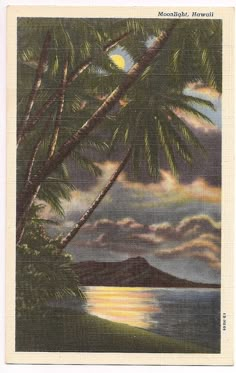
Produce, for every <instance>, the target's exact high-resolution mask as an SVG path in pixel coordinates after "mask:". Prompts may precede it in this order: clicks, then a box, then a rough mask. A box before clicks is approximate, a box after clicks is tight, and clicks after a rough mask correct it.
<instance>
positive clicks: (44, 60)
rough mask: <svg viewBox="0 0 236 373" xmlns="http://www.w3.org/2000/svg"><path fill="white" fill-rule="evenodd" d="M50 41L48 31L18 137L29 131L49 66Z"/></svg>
mask: <svg viewBox="0 0 236 373" xmlns="http://www.w3.org/2000/svg"><path fill="white" fill-rule="evenodd" d="M50 42H51V35H50V33H49V32H47V34H46V37H45V40H44V43H43V47H42V52H41V55H40V58H39V63H38V67H37V70H36V74H35V80H34V84H33V87H32V90H31V93H30V95H29V99H28V103H27V106H26V110H25V114H24V117H23V120H22V122H21V126H20V130H19V134H18V138H21V137H22V135H23V134H24V133H25V132H26V131H27V128H28V121H29V117H30V113H31V110H32V108H33V106H34V103H35V98H36V96H37V93H38V91H39V88H40V86H41V83H42V78H43V74H44V72H45V71H46V68H47V64H48V49H49V45H50Z"/></svg>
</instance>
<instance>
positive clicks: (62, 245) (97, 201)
mask: <svg viewBox="0 0 236 373" xmlns="http://www.w3.org/2000/svg"><path fill="white" fill-rule="evenodd" d="M131 152H132V148H131V147H130V148H129V150H128V152H127V154H126V156H125V157H124V159H123V160H122V162H121V163H120V164H119V166H118V167H117V169H116V170H115V172H114V173H113V175H112V176H111V178H110V179H109V181H108V183H107V184H106V185H105V187H104V188H103V189H102V190H101V192H100V193H99V194H98V196H97V197H96V198H95V200H94V201H93V203H92V204H91V206H90V207H89V208H88V210H87V211H85V213H84V214H83V215H82V216H81V218H80V219H79V221H78V223H77V224H75V226H74V228H73V229H72V230H71V231H70V232H69V233H68V234H67V235H66V236H65V237H64V238H63V239H62V240H61V242H60V244H59V245H58V249H59V250H63V249H64V248H65V247H66V246H67V245H68V244H69V242H70V241H71V240H72V239H73V238H74V237H75V235H76V234H77V233H78V232H79V230H80V228H81V227H82V226H83V225H84V224H85V223H86V222H87V220H88V219H89V217H90V216H91V215H92V213H93V212H94V210H95V209H96V208H97V206H98V205H99V204H100V202H102V200H103V198H104V197H105V196H106V194H107V192H108V191H109V190H110V189H111V187H112V186H113V184H114V182H115V181H116V179H117V178H118V176H119V175H120V173H121V171H122V170H123V169H124V168H125V166H126V164H127V162H128V160H129V158H130V156H131Z"/></svg>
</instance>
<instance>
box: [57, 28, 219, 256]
mask: <svg viewBox="0 0 236 373" xmlns="http://www.w3.org/2000/svg"><path fill="white" fill-rule="evenodd" d="M194 34H195V36H196V30H195V32H194ZM174 42H175V41H174ZM186 43H187V42H186ZM169 48H172V46H169ZM131 50H132V48H131ZM176 53H177V52H176V51H175V50H174V56H173V60H174V63H173V64H172V65H171V66H169V65H168V64H166V55H165V54H164V53H162V54H161V56H160V57H159V58H158V59H157V60H156V61H155V62H154V63H153V64H152V65H151V66H150V68H149V70H148V72H147V73H146V74H144V75H143V76H142V79H141V80H140V81H139V82H138V83H137V87H136V90H135V91H131V93H130V94H129V95H128V97H126V105H125V106H124V107H122V108H121V110H120V112H119V114H117V113H116V115H114V117H113V118H110V119H108V122H109V121H110V123H109V127H111V125H112V122H114V123H113V131H112V132H113V137H112V143H113V144H114V143H117V142H118V143H122V144H127V145H129V149H128V152H127V153H126V154H125V156H124V159H123V160H122V161H121V163H120V164H119V166H118V167H117V169H116V170H115V172H114V173H113V174H112V176H111V177H110V179H109V180H108V182H107V183H106V185H105V186H104V188H103V189H102V190H101V192H100V193H99V194H98V196H97V197H96V198H95V200H94V201H93V202H92V204H91V205H90V207H89V208H88V209H87V211H85V212H84V213H83V215H82V216H81V218H80V219H79V221H78V222H77V223H76V224H75V225H74V227H73V228H72V230H71V231H70V232H69V233H67V234H66V236H65V237H64V238H62V240H61V242H60V244H59V245H58V248H59V249H60V250H63V249H64V248H65V247H66V246H67V245H68V244H69V243H70V241H71V240H72V239H73V238H74V237H75V235H76V234H77V233H78V232H79V230H80V229H81V227H82V226H83V225H84V224H85V223H86V222H87V220H88V219H89V217H90V216H91V214H92V213H93V211H94V210H95V209H96V207H97V206H98V205H99V204H100V203H101V201H102V200H103V198H104V197H105V196H106V194H107V193H108V191H109V190H110V189H111V187H112V185H113V184H114V183H115V181H116V180H117V178H118V176H119V174H120V173H121V172H122V171H123V169H124V168H125V166H126V164H127V163H128V161H129V159H130V158H131V160H132V164H133V169H134V171H135V173H136V174H137V173H138V171H139V168H140V165H141V164H142V163H143V160H146V163H147V166H148V171H149V174H150V175H151V176H153V177H154V178H158V177H159V172H160V167H161V165H160V162H161V161H160V159H161V158H163V154H162V153H164V156H165V158H166V161H167V164H168V165H169V167H170V169H171V171H172V173H173V174H174V175H175V176H178V167H177V162H178V157H179V158H180V159H182V160H183V161H184V162H186V163H187V164H189V165H191V164H192V162H193V154H192V153H193V152H192V151H193V150H195V149H198V150H200V151H201V152H203V153H206V150H205V149H204V148H203V146H202V145H201V143H200V142H199V140H198V138H197V137H196V136H195V134H194V133H193V132H192V130H191V128H190V127H189V126H188V125H186V123H185V122H184V120H183V119H181V118H180V117H179V116H178V115H177V112H178V110H181V111H182V112H184V113H186V114H191V115H192V116H196V117H197V118H198V119H201V120H203V121H207V122H209V123H211V124H213V123H212V122H211V120H210V119H209V118H208V117H206V116H205V115H204V114H202V113H201V111H199V110H196V109H194V106H193V105H194V104H197V105H200V106H206V107H209V108H211V109H213V110H214V105H213V104H212V103H211V102H210V101H208V100H203V99H200V98H196V97H194V96H189V95H184V94H183V93H182V90H183V88H184V87H185V84H186V83H187V82H188V83H189V82H192V81H194V79H196V77H195V78H194V79H193V78H191V77H190V76H189V73H188V71H187V76H186V75H185V73H184V71H182V73H181V77H182V81H180V82H179V83H178V84H177V82H176V81H175V71H176V70H177V68H179V70H180V68H181V66H180V67H179V66H178V64H177V63H176V60H175V58H174V57H175V56H176ZM132 57H133V59H134V58H135V56H132ZM204 63H206V60H204V61H201V68H202V72H201V70H200V72H199V73H198V79H201V81H202V82H203V81H204V82H205V83H206V84H208V85H211V86H212V87H214V88H216V87H217V88H218V89H220V84H218V83H220V80H219V79H218V80H217V78H218V77H217V74H215V72H214V71H213V70H211V72H210V69H211V68H212V69H214V66H213V67H212V66H211V65H210V64H209V63H208V62H207V65H208V70H207V71H208V74H205V67H204ZM202 65H203V66H202ZM172 68H173V69H174V70H175V71H171V69H172ZM163 76H165V77H168V79H165V80H164V81H163ZM209 77H210V79H211V80H210V81H209ZM147 91H149V92H150V94H149V95H145V94H143V93H146V92H147ZM128 100H129V102H128ZM127 103H128V104H127ZM140 103H142V107H141V108H140ZM111 119H112V121H111Z"/></svg>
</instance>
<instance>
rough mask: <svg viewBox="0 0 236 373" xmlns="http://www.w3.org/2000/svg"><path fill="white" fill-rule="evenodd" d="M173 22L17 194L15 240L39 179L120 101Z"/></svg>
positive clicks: (62, 158)
mask: <svg viewBox="0 0 236 373" xmlns="http://www.w3.org/2000/svg"><path fill="white" fill-rule="evenodd" d="M175 24H176V22H172V23H171V26H170V27H169V29H168V30H167V31H165V32H162V33H161V34H160V35H159V37H158V38H156V39H155V41H154V42H153V43H152V46H151V47H149V48H147V50H146V52H145V53H144V54H143V55H142V57H141V58H140V60H139V62H138V63H136V64H134V66H133V67H132V68H131V69H130V71H129V72H128V73H127V74H126V76H125V78H124V80H123V82H122V83H121V84H120V85H119V86H118V87H117V88H116V89H115V90H113V92H112V93H111V94H110V95H109V96H108V97H107V99H106V100H105V101H104V102H103V104H102V105H101V106H100V107H99V108H98V109H97V110H96V111H95V112H94V113H93V114H92V116H91V117H90V119H89V120H87V121H86V122H85V123H84V124H83V126H82V127H81V128H80V129H79V130H77V131H76V132H75V133H74V134H73V135H72V136H71V137H70V138H69V139H68V140H67V141H65V143H64V144H63V145H62V146H61V147H60V148H59V149H58V152H57V153H56V154H54V155H53V156H52V157H51V158H50V159H48V160H47V161H46V162H45V164H44V166H43V168H41V170H39V172H38V173H37V174H35V175H34V177H32V179H31V183H30V185H28V186H27V187H26V188H25V190H24V191H23V192H22V193H21V194H20V195H19V196H18V201H17V202H18V203H17V220H18V224H17V242H19V240H20V239H21V237H22V232H23V227H24V222H25V219H26V216H27V213H28V212H29V209H30V207H31V206H32V203H33V201H34V200H35V198H36V196H37V194H38V192H39V189H40V185H41V183H42V181H44V180H45V179H46V178H47V177H48V176H49V175H50V174H51V173H52V172H53V171H54V170H55V169H56V168H57V167H58V166H59V165H60V164H61V163H62V162H63V160H64V159H65V158H66V157H67V156H68V155H69V154H70V153H71V152H72V151H73V150H74V148H75V147H76V146H77V145H78V144H79V143H80V142H81V141H82V140H83V139H84V138H85V137H86V136H87V135H88V134H89V133H90V132H91V131H92V130H93V129H94V128H95V126H97V125H98V124H99V123H100V122H101V121H102V119H104V118H105V116H106V115H107V114H108V113H109V111H110V110H111V109H112V108H113V107H114V105H115V104H116V103H117V102H119V100H120V98H121V97H122V96H123V95H124V94H125V93H126V92H127V91H128V89H129V88H130V87H131V86H132V84H134V82H135V81H136V80H137V79H138V78H139V77H140V76H141V74H142V73H143V72H144V71H145V69H146V68H147V67H148V66H149V64H150V63H151V62H152V60H153V59H154V58H155V57H156V55H157V54H158V53H159V52H160V50H161V49H162V47H163V46H164V45H165V43H166V42H167V40H168V38H169V37H170V35H171V32H172V30H173V28H174V26H175Z"/></svg>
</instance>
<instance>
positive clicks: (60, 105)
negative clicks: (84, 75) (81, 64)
mask: <svg viewBox="0 0 236 373" xmlns="http://www.w3.org/2000/svg"><path fill="white" fill-rule="evenodd" d="M67 71H68V58H67V60H66V61H65V64H64V67H63V75H62V81H61V92H60V96H59V103H58V108H57V115H56V120H55V125H54V131H53V134H52V138H51V142H50V145H49V149H48V159H50V158H52V156H53V154H54V153H55V150H56V145H57V139H58V135H59V130H60V124H61V117H62V112H63V108H64V101H65V86H66V78H67Z"/></svg>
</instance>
